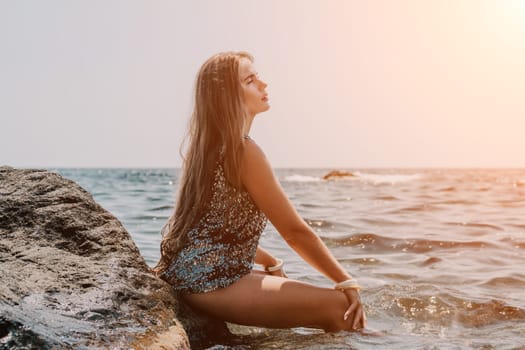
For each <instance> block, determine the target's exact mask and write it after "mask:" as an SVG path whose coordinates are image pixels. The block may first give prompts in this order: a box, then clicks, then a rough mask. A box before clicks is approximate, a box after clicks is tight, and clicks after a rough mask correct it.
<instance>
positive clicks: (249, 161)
mask: <svg viewBox="0 0 525 350" xmlns="http://www.w3.org/2000/svg"><path fill="white" fill-rule="evenodd" d="M242 161H243V171H253V170H257V169H254V168H259V170H260V167H269V166H270V164H269V162H268V159H267V158H266V155H265V154H264V152H263V150H262V148H261V147H260V146H259V145H258V144H257V143H256V142H255V141H254V140H252V139H247V140H246V142H245V143H244V153H243V160H242Z"/></svg>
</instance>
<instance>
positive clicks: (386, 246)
mask: <svg viewBox="0 0 525 350" xmlns="http://www.w3.org/2000/svg"><path fill="white" fill-rule="evenodd" d="M322 239H323V240H325V241H326V242H329V243H331V244H334V245H339V246H358V247H359V248H361V249H365V250H369V251H382V252H388V251H402V252H412V253H426V252H432V251H435V250H441V249H458V248H459V249H480V248H494V247H496V246H495V245H494V244H493V243H490V242H485V241H439V240H430V239H396V238H390V237H385V236H381V235H377V234H374V233H359V234H353V235H351V236H346V237H337V238H330V237H322Z"/></svg>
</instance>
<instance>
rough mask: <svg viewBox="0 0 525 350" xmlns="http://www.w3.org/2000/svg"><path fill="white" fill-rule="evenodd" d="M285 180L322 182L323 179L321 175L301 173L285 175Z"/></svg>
mask: <svg viewBox="0 0 525 350" xmlns="http://www.w3.org/2000/svg"><path fill="white" fill-rule="evenodd" d="M283 180H284V181H286V182H320V181H322V179H321V178H320V177H315V176H307V175H299V174H293V175H288V176H285V177H284V179H283Z"/></svg>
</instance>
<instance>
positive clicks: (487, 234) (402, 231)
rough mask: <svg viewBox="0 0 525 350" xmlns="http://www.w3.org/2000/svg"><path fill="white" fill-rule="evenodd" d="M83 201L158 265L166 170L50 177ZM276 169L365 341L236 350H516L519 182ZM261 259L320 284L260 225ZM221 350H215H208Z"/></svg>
mask: <svg viewBox="0 0 525 350" xmlns="http://www.w3.org/2000/svg"><path fill="white" fill-rule="evenodd" d="M50 170H53V171H56V172H58V173H60V174H62V175H63V176H65V177H67V178H70V179H72V180H74V181H76V182H77V183H79V184H80V185H81V186H83V187H84V188H85V189H86V190H88V191H89V192H91V193H92V194H93V196H94V198H95V200H97V201H98V202H99V203H100V204H101V205H102V206H103V207H105V208H106V209H107V210H109V211H110V212H112V213H113V214H114V215H115V216H116V217H117V218H118V219H119V220H120V221H121V222H122V223H123V224H124V226H125V227H126V229H127V230H128V231H129V232H130V234H131V235H132V237H133V238H134V240H135V242H136V243H137V245H138V247H139V248H140V250H141V252H142V254H143V256H144V257H145V259H146V262H147V263H148V264H149V265H150V266H153V264H154V263H155V262H156V261H157V259H158V256H159V242H160V239H161V236H160V229H161V227H162V225H163V224H164V222H165V221H166V219H167V218H168V216H169V215H170V213H171V211H172V208H173V204H174V201H175V191H176V188H177V183H178V182H177V181H178V177H179V170H177V169H50ZM329 170H330V169H277V170H276V171H275V172H276V175H277V176H278V178H279V179H280V181H281V183H282V186H283V188H284V190H285V191H286V193H287V194H288V196H289V197H290V199H291V201H292V202H293V203H294V205H295V206H296V208H297V210H298V211H299V213H300V214H301V216H302V217H303V218H304V219H305V220H306V221H307V222H308V224H310V225H311V227H312V228H313V230H314V231H315V232H316V233H317V234H318V235H319V236H320V237H321V238H322V239H323V241H324V242H325V243H326V245H327V246H328V247H329V248H330V250H331V251H332V252H333V254H334V255H335V257H336V258H337V259H338V260H339V261H340V262H341V263H342V265H343V266H344V267H345V268H346V269H347V271H349V272H350V273H351V274H352V275H353V276H355V277H356V278H357V279H358V280H359V282H360V284H361V285H362V286H363V291H362V299H363V302H364V303H365V309H366V312H367V317H368V326H369V328H370V329H371V330H374V331H377V332H376V333H374V334H372V335H370V334H362V333H350V332H339V333H336V334H330V333H323V332H322V331H319V330H314V329H309V328H296V329H291V330H270V329H263V328H253V327H241V326H235V325H231V328H232V329H233V330H234V331H235V332H239V333H242V334H244V335H245V337H243V339H244V342H245V345H244V347H243V346H240V347H238V348H242V349H246V348H250V349H269V348H272V349H525V170H520V169H489V170H487V169H461V170H446V169H410V170H407V169H402V170H398V169H380V170H378V169H369V170H367V169H348V171H351V172H352V173H353V174H354V175H355V176H353V177H348V178H345V179H339V180H329V181H326V180H322V179H321V177H322V176H323V175H324V174H326V173H327V172H328V171H329ZM261 244H262V246H263V247H265V248H267V249H268V250H270V251H271V252H272V253H273V254H274V255H276V256H278V257H281V258H283V259H284V260H285V261H286V271H287V273H288V276H289V277H291V278H294V279H299V280H303V281H307V282H311V283H314V284H318V285H322V286H332V283H331V282H330V281H329V280H328V279H326V278H325V277H324V276H322V275H321V274H320V273H318V272H317V271H316V270H314V269H313V268H311V267H310V266H308V265H307V264H306V263H305V262H304V261H302V259H301V258H300V257H299V256H298V255H297V254H296V253H295V252H294V251H292V250H291V249H290V248H289V247H288V246H287V245H286V243H285V242H284V240H283V239H282V238H281V237H280V236H279V234H278V232H277V231H276V230H275V228H273V226H272V225H271V224H269V225H268V226H267V228H266V230H265V232H264V234H263V236H262V238H261ZM218 348H225V347H215V348H214V349H218Z"/></svg>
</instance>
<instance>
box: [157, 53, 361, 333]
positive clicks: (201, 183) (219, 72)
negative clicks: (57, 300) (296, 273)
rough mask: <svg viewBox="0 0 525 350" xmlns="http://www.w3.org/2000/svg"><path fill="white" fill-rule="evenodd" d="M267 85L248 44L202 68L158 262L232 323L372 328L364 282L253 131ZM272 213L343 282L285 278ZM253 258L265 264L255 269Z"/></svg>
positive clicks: (184, 289) (161, 270) (163, 272)
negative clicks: (265, 238) (287, 188)
mask: <svg viewBox="0 0 525 350" xmlns="http://www.w3.org/2000/svg"><path fill="white" fill-rule="evenodd" d="M266 86H267V85H266V83H264V82H263V81H262V80H261V79H260V78H259V76H258V75H257V72H256V71H255V68H254V66H253V58H252V56H250V55H249V54H248V53H245V52H225V53H219V54H217V55H214V56H213V57H211V58H210V59H208V60H207V61H206V62H205V63H204V64H203V66H202V67H201V69H200V71H199V74H198V76H197V81H196V86H195V106H194V111H193V115H192V118H191V122H190V129H189V148H188V151H187V154H186V157H185V160H184V168H183V173H182V178H181V180H180V189H179V196H178V201H177V206H176V210H175V211H174V213H173V215H172V216H171V217H170V219H169V220H168V222H167V224H166V226H165V227H164V228H163V240H162V242H161V258H160V260H159V262H158V264H157V265H156V266H155V268H154V271H155V272H156V274H157V275H158V276H159V277H161V278H162V279H164V280H165V281H167V282H168V283H170V284H171V285H172V286H173V288H174V289H175V290H176V291H177V292H179V293H180V294H181V295H182V297H183V299H184V300H185V301H186V302H187V303H189V304H190V305H191V306H193V307H195V308H197V309H199V310H202V311H204V312H206V313H209V314H211V315H212V316H214V317H216V318H219V319H222V320H225V321H228V322H233V323H238V324H243V325H252V326H261V327H269V328H289V327H299V326H304V327H315V328H321V329H324V330H325V331H339V330H356V329H360V328H363V327H365V324H366V319H365V315H364V311H363V307H362V304H361V301H360V298H359V286H358V285H357V283H356V281H355V280H354V279H352V278H351V276H350V275H349V274H348V273H346V272H345V271H344V270H343V268H342V267H341V265H340V264H339V263H338V262H337V260H336V259H335V258H334V257H333V256H332V254H331V253H330V252H329V250H328V249H327V248H326V246H325V245H324V243H323V242H322V241H321V240H320V239H319V237H318V236H317V235H316V234H315V233H314V232H313V231H312V229H311V228H310V227H309V226H308V225H307V224H306V223H305V222H304V220H303V219H302V218H301V217H300V216H299V214H298V213H297V211H296V210H295V209H294V207H293V206H292V204H291V203H290V201H289V200H288V198H287V196H286V195H285V193H284V192H283V190H282V188H281V186H280V185H279V182H278V180H277V179H276V177H275V176H274V174H273V172H272V169H271V167H270V164H269V163H268V161H267V159H266V157H265V156H264V154H263V152H262V150H261V149H260V148H259V146H257V144H256V143H255V142H254V141H253V140H252V139H251V138H250V137H249V136H248V134H249V131H250V127H251V124H252V121H253V119H254V117H255V115H257V114H258V113H261V112H264V111H266V110H268V109H269V108H270V106H269V104H268V96H267V93H266V91H265V88H266ZM266 218H268V219H269V220H270V221H271V222H272V224H273V225H274V226H275V228H276V229H277V230H278V231H279V233H280V234H281V235H282V237H283V238H284V239H285V240H286V242H287V243H288V244H289V245H290V246H291V247H292V248H293V249H294V250H295V251H297V253H298V254H299V255H300V256H301V257H303V258H304V259H305V260H306V261H307V262H308V263H310V264H311V265H312V266H313V267H315V268H317V269H318V270H319V271H320V272H322V273H323V274H324V275H326V276H327V277H328V278H330V279H331V280H333V281H334V282H335V283H336V285H335V288H334V289H330V288H321V287H317V286H313V285H310V284H307V283H304V282H300V281H295V280H292V279H288V278H287V277H286V275H285V273H284V271H283V269H282V266H283V263H282V261H281V260H279V259H276V258H275V257H273V256H272V255H271V254H270V253H268V252H267V251H265V250H264V249H262V248H260V247H258V241H259V237H260V235H261V233H262V231H263V229H264V226H265V225H266V220H267V219H266ZM254 260H255V263H257V264H261V265H263V266H264V267H265V271H255V270H252V267H253V263H254Z"/></svg>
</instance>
